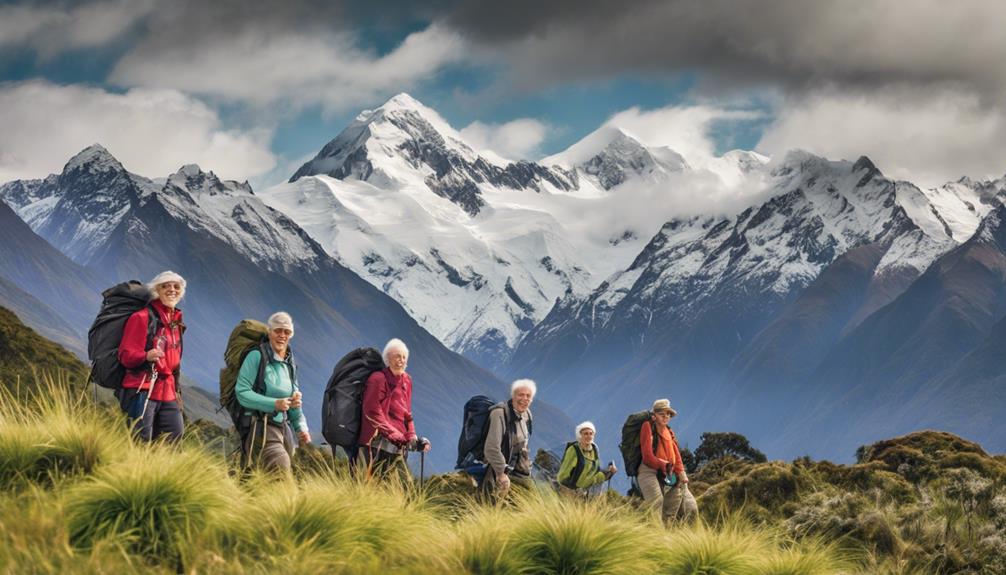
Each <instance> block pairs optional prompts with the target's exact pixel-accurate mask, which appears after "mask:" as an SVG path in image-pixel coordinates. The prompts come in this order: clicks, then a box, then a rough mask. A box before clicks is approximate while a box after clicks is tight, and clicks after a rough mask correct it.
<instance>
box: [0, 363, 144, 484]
mask: <svg viewBox="0 0 1006 575" xmlns="http://www.w3.org/2000/svg"><path fill="white" fill-rule="evenodd" d="M120 425H121V427H120ZM128 442H129V437H128V432H127V431H126V429H125V425H124V424H122V420H121V419H119V418H118V417H114V416H110V415H109V414H107V413H106V412H102V411H100V410H96V409H95V408H94V407H93V406H92V405H89V404H88V403H87V402H86V400H85V399H84V398H83V397H80V396H76V395H74V394H73V393H72V391H71V390H70V389H69V388H67V387H64V386H62V385H61V384H60V383H59V382H58V381H57V380H53V379H45V380H42V381H41V382H40V383H39V384H38V385H37V386H36V388H35V389H34V391H33V392H32V393H30V394H27V395H24V396H19V395H17V394H16V393H15V392H12V391H10V390H8V389H3V388H0V488H2V489H17V488H23V487H25V486H27V485H29V484H40V485H46V486H51V485H52V484H53V483H55V482H57V481H59V480H60V479H61V478H64V477H68V476H74V475H80V474H88V473H92V472H93V471H94V470H95V469H97V467H98V466H99V464H101V463H102V462H106V461H110V460H112V459H114V458H115V457H116V456H118V455H120V454H121V453H123V451H124V450H125V446H126V444H127V443H128Z"/></svg>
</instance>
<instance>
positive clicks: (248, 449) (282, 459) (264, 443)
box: [244, 418, 293, 474]
mask: <svg viewBox="0 0 1006 575" xmlns="http://www.w3.org/2000/svg"><path fill="white" fill-rule="evenodd" d="M256 419H257V421H253V422H252V431H251V433H249V434H248V439H247V441H246V444H245V446H244V453H245V454H246V456H247V457H248V459H247V461H248V463H249V464H251V465H256V466H259V467H261V468H262V469H265V470H267V471H278V472H281V473H286V474H288V473H290V456H291V454H292V453H293V442H292V441H291V435H290V434H289V433H287V428H288V427H289V424H286V423H284V424H283V425H282V426H279V425H272V424H270V423H264V422H263V421H262V419H261V418H256ZM263 434H264V436H265V439H264V440H263Z"/></svg>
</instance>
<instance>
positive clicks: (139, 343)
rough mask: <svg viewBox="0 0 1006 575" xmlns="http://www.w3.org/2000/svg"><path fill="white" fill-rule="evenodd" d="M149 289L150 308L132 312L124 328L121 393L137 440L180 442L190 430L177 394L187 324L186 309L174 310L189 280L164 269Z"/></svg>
mask: <svg viewBox="0 0 1006 575" xmlns="http://www.w3.org/2000/svg"><path fill="white" fill-rule="evenodd" d="M147 289H148V290H149V291H150V305H149V307H147V308H143V309H141V310H138V311H135V312H133V314H132V315H130V316H129V319H128V320H126V325H125V327H124V328H123V330H122V340H121V341H120V342H119V352H118V357H119V363H121V364H122V365H123V367H125V368H126V374H125V377H123V379H122V386H121V388H120V389H119V390H118V391H117V395H118V398H119V406H120V407H121V408H122V410H123V411H124V412H126V414H127V416H128V417H129V419H130V420H132V421H134V424H133V431H134V433H136V435H137V436H139V437H140V438H141V439H144V440H146V441H153V440H155V439H158V438H160V436H162V435H163V436H165V437H166V438H167V440H168V441H169V442H171V443H175V442H177V441H179V440H180V439H181V438H182V432H183V431H184V427H185V423H184V422H183V420H182V408H181V402H180V401H179V399H180V397H179V395H178V376H179V367H180V365H181V362H182V333H183V332H184V331H185V324H184V323H182V310H180V309H178V308H177V307H175V306H177V305H178V302H179V301H181V299H182V297H184V296H185V279H184V278H183V277H182V276H180V275H178V274H176V273H175V272H173V271H164V272H161V273H159V274H157V276H156V277H155V278H154V279H152V280H150V283H148V284H147ZM151 314H157V315H156V318H155V321H156V329H155V330H154V333H153V339H152V340H151V342H150V343H149V344H148V336H149V334H148V327H149V323H148V322H149V321H150V319H151Z"/></svg>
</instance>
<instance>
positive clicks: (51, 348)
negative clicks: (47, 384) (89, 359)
mask: <svg viewBox="0 0 1006 575" xmlns="http://www.w3.org/2000/svg"><path fill="white" fill-rule="evenodd" d="M36 369H43V370H45V371H46V372H47V373H58V372H61V373H64V374H65V375H66V377H68V378H69V379H70V381H71V382H72V383H74V384H82V383H83V381H84V380H85V379H86V378H87V370H88V368H87V366H86V365H84V363H83V362H81V361H80V360H79V359H77V357H76V356H74V355H73V354H72V353H70V352H69V351H67V350H66V349H64V348H62V347H60V346H59V345H57V344H55V343H53V342H51V341H49V340H48V339H45V338H44V337H42V336H40V335H38V334H37V333H36V332H35V331H34V330H33V329H31V328H30V327H28V326H26V325H24V324H23V323H21V320H20V319H18V317H17V316H16V315H14V313H13V312H11V311H10V310H8V309H7V308H4V307H0V383H2V384H3V385H5V386H7V387H12V386H15V385H17V383H18V382H19V381H20V382H21V383H23V384H24V385H28V386H30V385H32V384H33V383H34V381H35V371H36Z"/></svg>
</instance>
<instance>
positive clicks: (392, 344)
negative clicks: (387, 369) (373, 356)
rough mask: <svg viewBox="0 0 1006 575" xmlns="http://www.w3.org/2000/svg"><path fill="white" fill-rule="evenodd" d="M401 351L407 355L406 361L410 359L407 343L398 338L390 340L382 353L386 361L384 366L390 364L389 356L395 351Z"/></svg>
mask: <svg viewBox="0 0 1006 575" xmlns="http://www.w3.org/2000/svg"><path fill="white" fill-rule="evenodd" d="M396 349H398V350H401V352H402V353H404V354H405V359H406V360H408V359H409V346H407V345H405V342H404V341H402V340H400V339H398V338H397V337H395V338H392V339H390V340H388V343H386V344H384V351H383V352H382V353H381V358H382V359H383V360H384V364H385V365H387V364H388V354H390V353H391V352H392V351H394V350H396Z"/></svg>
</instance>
